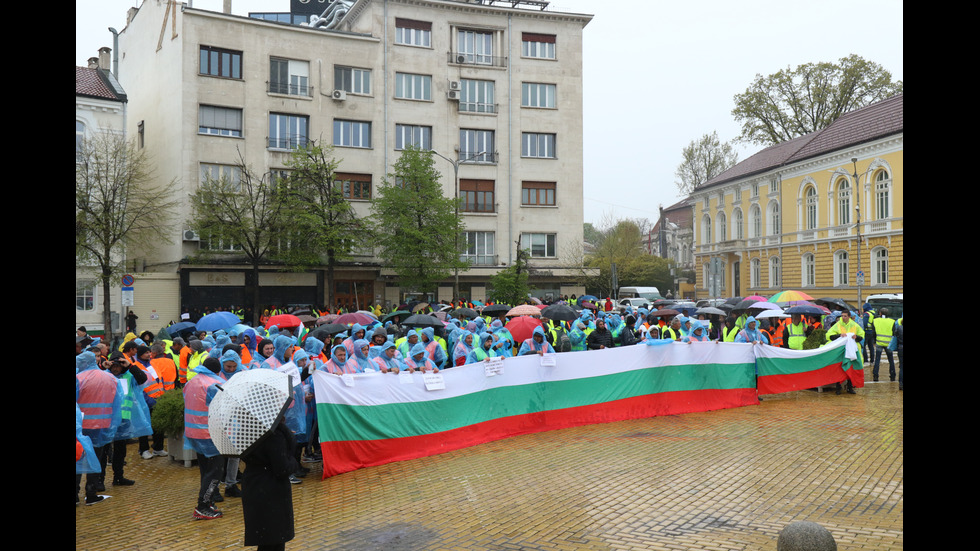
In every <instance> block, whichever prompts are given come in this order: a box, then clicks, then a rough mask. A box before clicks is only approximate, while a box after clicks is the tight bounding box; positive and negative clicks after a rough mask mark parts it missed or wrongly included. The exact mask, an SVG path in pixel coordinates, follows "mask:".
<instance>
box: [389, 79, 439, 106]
mask: <svg viewBox="0 0 980 551" xmlns="http://www.w3.org/2000/svg"><path fill="white" fill-rule="evenodd" d="M395 97H396V98H398V99H417V100H424V101H431V100H432V77H431V76H429V75H413V74H410V73H395Z"/></svg>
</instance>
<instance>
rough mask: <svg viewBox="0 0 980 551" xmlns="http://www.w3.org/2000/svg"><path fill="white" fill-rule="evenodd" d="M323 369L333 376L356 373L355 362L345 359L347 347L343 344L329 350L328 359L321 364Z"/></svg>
mask: <svg viewBox="0 0 980 551" xmlns="http://www.w3.org/2000/svg"><path fill="white" fill-rule="evenodd" d="M323 367H324V369H325V370H326V371H327V372H328V373H332V374H334V375H345V374H348V373H357V365H356V362H354V361H353V360H348V359H347V347H345V346H344V345H343V344H338V345H335V346H334V347H333V348H331V349H330V359H329V360H327V363H325V364H323Z"/></svg>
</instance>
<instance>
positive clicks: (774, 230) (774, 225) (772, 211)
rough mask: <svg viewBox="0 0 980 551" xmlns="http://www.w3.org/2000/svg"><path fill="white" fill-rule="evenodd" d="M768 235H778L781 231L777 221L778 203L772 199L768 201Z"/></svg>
mask: <svg viewBox="0 0 980 551" xmlns="http://www.w3.org/2000/svg"><path fill="white" fill-rule="evenodd" d="M768 216H769V235H779V234H780V233H781V227H780V221H779V203H777V202H775V201H773V202H771V203H769V209H768Z"/></svg>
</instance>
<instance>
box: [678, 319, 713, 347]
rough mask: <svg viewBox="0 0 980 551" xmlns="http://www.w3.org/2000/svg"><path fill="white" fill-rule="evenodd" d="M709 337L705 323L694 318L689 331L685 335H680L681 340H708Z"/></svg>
mask: <svg viewBox="0 0 980 551" xmlns="http://www.w3.org/2000/svg"><path fill="white" fill-rule="evenodd" d="M709 341H711V339H710V338H709V337H708V329H707V327H705V324H704V323H703V322H702V321H700V320H694V321H692V322H691V333H690V334H689V335H687V336H684V337H681V342H688V343H690V342H709Z"/></svg>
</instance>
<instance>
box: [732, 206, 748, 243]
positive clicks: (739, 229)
mask: <svg viewBox="0 0 980 551" xmlns="http://www.w3.org/2000/svg"><path fill="white" fill-rule="evenodd" d="M744 222H745V221H744V220H743V216H742V209H735V210H734V211H733V212H732V236H733V237H734V238H735V239H745V223H744Z"/></svg>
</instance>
